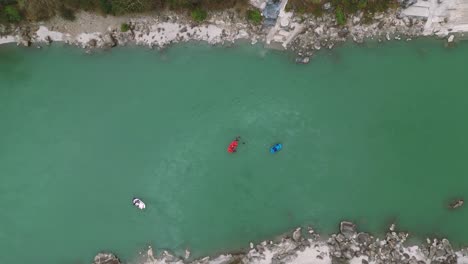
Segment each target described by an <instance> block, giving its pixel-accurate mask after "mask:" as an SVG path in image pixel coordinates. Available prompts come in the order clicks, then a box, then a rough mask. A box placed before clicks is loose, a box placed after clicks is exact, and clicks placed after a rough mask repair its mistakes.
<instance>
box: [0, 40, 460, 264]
mask: <svg viewBox="0 0 468 264" xmlns="http://www.w3.org/2000/svg"><path fill="white" fill-rule="evenodd" d="M467 56H468V45H467V44H466V43H459V44H458V45H457V48H455V49H445V48H443V45H441V43H440V42H435V41H428V40H418V41H413V42H411V43H408V42H392V43H387V44H384V45H378V46H376V47H375V46H373V45H370V46H368V47H358V46H354V45H345V46H343V47H340V48H339V49H336V50H333V51H323V52H320V53H318V55H317V56H315V57H314V58H313V59H312V60H311V63H310V64H308V65H296V64H294V63H293V59H292V58H291V56H290V55H289V54H286V53H280V52H276V51H268V50H265V49H263V48H261V47H260V46H249V45H234V47H232V48H225V47H210V46H207V45H203V44H194V43H190V44H184V45H176V46H174V47H171V48H169V49H165V50H163V51H160V52H158V51H154V50H149V49H145V48H141V47H140V48H138V47H127V48H117V49H113V50H111V51H103V52H96V53H93V54H85V53H84V51H83V50H81V49H77V48H72V47H66V46H65V47H63V46H55V45H53V46H52V47H44V48H42V49H24V48H17V47H14V46H1V47H0V120H1V121H2V126H1V128H2V129H0V146H1V148H0V182H1V183H2V184H0V208H2V216H3V217H1V218H0V226H2V228H0V248H2V250H3V252H7V253H6V254H0V263H13V264H14V263H28V262H31V263H32V262H36V263H51V264H59V263H89V261H90V260H91V259H92V257H93V256H94V255H95V254H96V253H97V252H98V251H101V250H110V251H113V252H115V253H116V254H118V255H119V256H120V257H122V258H123V259H132V258H133V257H134V256H135V255H136V253H137V252H138V251H139V250H141V249H142V248H144V247H145V246H146V245H149V244H151V245H153V246H154V247H155V248H157V249H162V248H164V249H171V250H175V251H177V252H182V251H183V250H184V249H185V248H190V249H191V250H192V252H193V254H194V255H195V256H203V255H206V254H214V253H217V252H221V251H223V250H231V249H238V248H242V247H246V246H247V245H248V242H249V241H260V240H262V239H267V238H272V237H274V236H275V235H278V234H281V233H283V232H285V231H288V230H290V229H292V228H294V227H296V226H300V225H312V226H313V227H315V228H317V229H318V230H319V231H320V232H322V233H324V234H325V233H331V232H335V231H336V230H337V226H338V223H339V221H340V220H342V219H349V220H352V221H354V222H356V223H357V224H358V226H359V228H360V229H361V230H365V231H370V232H374V233H381V232H383V231H384V230H385V228H386V227H387V226H388V225H389V223H390V222H392V221H396V222H397V224H398V226H399V227H400V228H401V229H404V230H408V231H409V232H410V233H411V234H412V235H413V236H417V237H421V238H424V236H426V235H444V236H447V237H448V238H449V239H450V240H451V241H452V242H455V243H454V244H457V243H458V244H459V245H464V244H465V243H466V242H467V240H466V237H467V236H468V230H467V229H465V228H464V223H466V221H467V220H468V212H467V211H466V210H465V208H461V209H460V210H458V211H449V210H447V204H448V202H449V201H450V199H452V198H457V197H465V196H466V194H467V191H466V188H465V187H464V186H466V184H467V183H468V179H466V177H465V175H466V174H467V172H468V168H467V167H466V165H465V164H466V161H465V160H466V156H467V154H468V153H467V152H468V140H467V138H466V135H468V124H467V122H466V121H465V119H466V113H467V108H466V106H467V105H468V104H467V103H468V90H466V89H465V85H466V83H467V81H468V75H466V73H465V70H464V66H465V64H466V63H465V61H466V58H467ZM237 135H240V136H241V141H242V142H244V141H245V144H240V145H239V148H238V152H237V153H235V154H233V155H230V154H228V153H227V151H226V148H227V146H228V144H229V142H231V141H232V140H233V139H234V138H235V137H236V136H237ZM277 142H280V143H282V144H283V149H282V150H281V151H280V152H278V153H276V154H274V155H272V154H270V153H269V148H270V147H271V145H273V144H274V143H277ZM135 196H136V197H139V198H141V199H142V200H143V201H144V202H145V203H146V206H147V209H146V210H145V211H140V210H138V209H136V208H134V207H133V206H132V203H131V201H132V198H133V197H135ZM25 252H26V253H25ZM18 256H21V257H18Z"/></svg>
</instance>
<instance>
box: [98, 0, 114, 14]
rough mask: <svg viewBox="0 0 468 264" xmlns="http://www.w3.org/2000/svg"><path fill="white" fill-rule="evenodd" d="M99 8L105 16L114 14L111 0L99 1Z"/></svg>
mask: <svg viewBox="0 0 468 264" xmlns="http://www.w3.org/2000/svg"><path fill="white" fill-rule="evenodd" d="M99 8H100V9H101V11H102V12H103V13H104V14H110V13H112V2H111V1H110V0H99Z"/></svg>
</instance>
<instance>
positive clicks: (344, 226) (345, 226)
mask: <svg viewBox="0 0 468 264" xmlns="http://www.w3.org/2000/svg"><path fill="white" fill-rule="evenodd" d="M340 232H341V234H343V235H344V236H345V237H346V238H348V239H349V238H352V237H353V236H355V235H356V225H355V224H353V223H351V222H348V221H342V222H341V223H340Z"/></svg>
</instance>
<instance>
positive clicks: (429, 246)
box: [93, 221, 468, 264]
mask: <svg viewBox="0 0 468 264" xmlns="http://www.w3.org/2000/svg"><path fill="white" fill-rule="evenodd" d="M408 236H409V234H408V233H407V232H401V231H397V230H396V229H395V225H392V226H390V228H389V230H388V232H387V233H386V235H385V237H383V238H378V237H374V236H372V235H371V234H369V233H364V232H358V230H357V227H356V225H355V224H353V223H352V222H348V221H342V222H341V223H340V227H339V232H338V233H336V234H332V235H331V236H329V237H328V239H322V238H321V237H320V235H319V234H317V233H315V231H314V230H313V229H312V228H310V227H308V228H307V229H306V230H303V229H301V228H297V229H296V230H294V231H293V232H290V233H287V234H286V235H284V236H281V237H280V238H278V239H277V240H276V241H263V242H261V243H260V244H258V245H254V244H253V243H250V247H249V248H248V249H246V250H244V251H243V252H239V253H235V254H233V253H226V254H221V255H218V256H214V257H204V258H200V259H196V260H190V252H189V251H188V250H186V254H185V256H184V257H179V256H176V255H174V254H172V253H170V252H168V251H161V252H159V253H158V254H156V253H155V252H154V250H153V249H152V248H151V247H149V248H148V249H147V251H146V252H143V253H141V254H140V257H139V260H137V262H136V263H140V264H162V263H166V264H234V263H245V264H247V263H249V264H268V263H295V264H297V263H298V264H300V263H304V264H305V263H314V264H332V263H341V264H348V263H349V264H361V263H362V264H379V263H398V264H429V263H431V264H442V263H444V264H445V263H447V264H451V263H453V264H455V263H458V264H466V263H468V248H464V249H460V250H457V251H455V250H453V248H452V246H451V245H450V242H449V241H448V240H447V239H445V238H444V239H441V240H438V239H429V238H427V241H426V243H421V244H420V245H413V246H408V245H406V243H405V242H406V241H407V238H408ZM104 263H106V264H120V263H130V262H121V261H120V260H119V259H118V258H117V257H116V256H115V255H114V254H112V253H105V252H103V253H99V254H98V255H96V257H95V259H94V262H93V264H104ZM132 263H135V262H132Z"/></svg>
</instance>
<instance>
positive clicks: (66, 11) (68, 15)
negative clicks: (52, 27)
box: [59, 5, 76, 21]
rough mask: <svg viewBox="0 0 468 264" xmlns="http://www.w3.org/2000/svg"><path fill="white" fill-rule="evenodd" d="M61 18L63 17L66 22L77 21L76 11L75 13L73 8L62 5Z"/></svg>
mask: <svg viewBox="0 0 468 264" xmlns="http://www.w3.org/2000/svg"><path fill="white" fill-rule="evenodd" d="M59 13H60V16H61V17H63V18H64V19H66V20H70V21H73V20H75V18H76V17H75V11H73V10H72V9H71V8H68V7H66V6H64V5H62V6H61V7H60V9H59Z"/></svg>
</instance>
